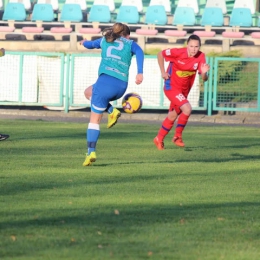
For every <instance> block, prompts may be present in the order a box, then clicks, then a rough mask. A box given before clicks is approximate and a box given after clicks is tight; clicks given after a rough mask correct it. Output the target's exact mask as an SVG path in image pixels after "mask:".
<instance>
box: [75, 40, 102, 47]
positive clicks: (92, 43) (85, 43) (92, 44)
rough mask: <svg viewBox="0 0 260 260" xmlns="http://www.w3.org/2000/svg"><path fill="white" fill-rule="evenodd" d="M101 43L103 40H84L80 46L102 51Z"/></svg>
mask: <svg viewBox="0 0 260 260" xmlns="http://www.w3.org/2000/svg"><path fill="white" fill-rule="evenodd" d="M101 41H102V38H99V39H96V40H94V41H87V40H82V41H80V45H83V46H84V47H85V48H87V49H100V48H101V46H100V44H101Z"/></svg>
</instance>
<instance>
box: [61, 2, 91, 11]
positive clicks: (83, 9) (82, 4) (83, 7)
mask: <svg viewBox="0 0 260 260" xmlns="http://www.w3.org/2000/svg"><path fill="white" fill-rule="evenodd" d="M65 4H78V5H80V8H81V10H82V11H86V10H87V2H86V0H66V2H65Z"/></svg>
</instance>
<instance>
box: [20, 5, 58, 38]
mask: <svg viewBox="0 0 260 260" xmlns="http://www.w3.org/2000/svg"><path fill="white" fill-rule="evenodd" d="M31 21H32V22H35V25H34V26H31V25H29V26H24V27H22V32H23V33H24V34H25V35H26V39H27V40H34V39H35V34H39V33H43V31H44V27H43V22H52V21H54V10H53V8H52V5H51V4H35V5H34V7H33V10H32V17H31Z"/></svg>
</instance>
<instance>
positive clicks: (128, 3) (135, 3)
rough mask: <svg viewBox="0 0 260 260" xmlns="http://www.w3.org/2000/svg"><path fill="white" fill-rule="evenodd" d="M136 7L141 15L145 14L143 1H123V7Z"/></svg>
mask: <svg viewBox="0 0 260 260" xmlns="http://www.w3.org/2000/svg"><path fill="white" fill-rule="evenodd" d="M124 5H126V6H135V7H136V8H137V10H138V12H139V13H142V12H143V1H142V0H122V3H121V6H124Z"/></svg>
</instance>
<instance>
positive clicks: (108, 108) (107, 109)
mask: <svg viewBox="0 0 260 260" xmlns="http://www.w3.org/2000/svg"><path fill="white" fill-rule="evenodd" d="M113 109H114V107H113V106H112V105H111V104H110V103H108V106H107V108H106V111H107V113H108V114H111V113H112V112H113Z"/></svg>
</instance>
